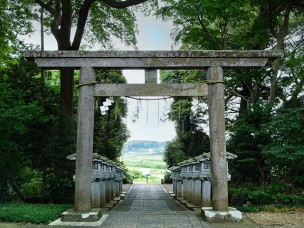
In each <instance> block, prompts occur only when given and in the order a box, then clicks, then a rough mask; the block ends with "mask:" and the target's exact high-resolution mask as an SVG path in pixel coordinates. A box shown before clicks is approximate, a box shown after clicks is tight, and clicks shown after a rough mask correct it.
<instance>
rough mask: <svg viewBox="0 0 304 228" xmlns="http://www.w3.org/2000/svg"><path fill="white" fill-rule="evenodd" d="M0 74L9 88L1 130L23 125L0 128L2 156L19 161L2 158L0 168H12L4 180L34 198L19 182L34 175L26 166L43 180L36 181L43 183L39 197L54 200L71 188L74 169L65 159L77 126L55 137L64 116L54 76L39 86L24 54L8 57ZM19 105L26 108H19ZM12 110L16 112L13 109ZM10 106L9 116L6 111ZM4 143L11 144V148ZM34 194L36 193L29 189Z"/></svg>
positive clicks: (69, 191) (33, 68) (23, 184)
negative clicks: (19, 57)
mask: <svg viewBox="0 0 304 228" xmlns="http://www.w3.org/2000/svg"><path fill="white" fill-rule="evenodd" d="M0 73H1V80H0V81H1V83H3V85H5V86H6V87H7V91H12V92H11V93H10V94H11V95H10V96H11V97H10V99H11V100H9V101H7V104H6V105H3V106H2V107H3V108H4V110H3V113H6V114H5V115H4V116H3V117H2V118H1V122H3V123H5V128H3V129H2V130H4V131H7V130H8V129H13V128H14V127H15V126H16V127H17V126H18V125H20V126H21V127H22V128H23V130H22V131H21V130H20V131H21V132H18V131H17V130H14V131H16V133H14V132H12V133H9V134H8V133H7V134H6V133H5V132H3V135H5V137H3V138H2V139H3V141H2V144H1V152H3V157H10V156H12V158H14V159H16V162H17V163H18V165H16V167H14V162H10V161H8V160H7V159H5V160H4V161H3V164H1V168H2V167H4V168H5V167H6V166H10V165H13V166H12V168H11V169H14V172H13V173H11V174H10V175H6V176H7V178H6V180H5V182H6V183H8V182H9V183H10V184H11V186H12V187H13V188H14V190H15V191H16V192H17V194H18V196H19V197H20V198H21V199H22V200H24V201H31V200H33V199H29V198H27V196H26V195H24V194H23V187H25V186H27V185H28V184H29V183H30V182H31V181H32V180H33V179H31V178H32V177H31V178H27V177H26V175H23V171H24V170H25V169H29V170H31V171H33V173H35V175H34V177H33V178H37V180H41V181H37V182H36V184H41V186H43V195H41V196H40V197H43V198H44V199H45V200H48V201H49V200H51V201H55V202H58V201H59V200H62V199H64V198H66V197H67V193H71V192H72V191H71V190H72V189H73V188H72V187H73V183H72V178H71V177H72V175H73V172H74V168H73V167H72V164H71V163H68V161H67V159H66V156H67V155H69V154H71V153H73V152H74V151H75V130H74V131H73V132H68V133H67V132H66V134H64V135H63V137H61V138H59V135H60V134H59V132H62V129H61V126H62V125H63V122H64V121H65V119H64V118H63V117H64V115H61V113H60V111H59V103H58V100H59V99H58V98H59V93H58V90H57V85H56V79H55V80H54V81H53V78H52V76H51V75H49V76H48V77H47V80H52V81H53V82H52V83H46V85H47V86H46V87H41V86H40V79H39V69H38V68H37V66H36V65H35V64H33V63H32V62H28V61H26V60H25V59H22V58H21V59H18V58H16V59H14V61H11V62H9V63H8V64H7V65H6V67H5V68H3V69H2V70H1V72H0ZM49 77H50V78H49ZM3 94H4V93H3ZM6 100H7V98H6V97H4V98H3V101H6ZM19 105H20V106H19ZM17 108H18V109H19V108H20V110H21V111H22V110H24V111H23V113H22V112H21V111H18V109H17ZM25 108H26V109H25ZM14 109H15V110H16V112H13V111H12V110H14ZM8 111H9V113H10V115H11V116H9V115H8V114H7V113H8ZM19 112H20V113H19ZM14 118H15V119H14ZM18 118H19V119H18ZM10 120H12V121H10ZM73 126H75V122H74V124H73ZM18 128H19V127H18ZM74 129H75V127H74ZM7 145H14V147H10V146H7ZM66 145H71V146H70V147H67V146H66ZM7 148H15V149H14V151H13V152H10V151H9V150H8V149H7ZM34 195H35V193H33V194H32V196H34ZM60 197H61V198H60ZM35 200H36V199H35ZM39 200H40V201H41V200H42V199H39Z"/></svg>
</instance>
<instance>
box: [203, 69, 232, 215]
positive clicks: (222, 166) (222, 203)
mask: <svg viewBox="0 0 304 228" xmlns="http://www.w3.org/2000/svg"><path fill="white" fill-rule="evenodd" d="M207 79H208V80H219V81H222V80H223V69H222V68H221V67H210V68H209V69H208V71H207ZM208 111H209V135H210V149H211V167H212V169H211V178H212V205H213V209H214V210H215V211H227V210H228V184H227V169H228V165H227V159H226V140H225V133H226V132H225V96H224V85H223V84H222V83H217V84H210V85H209V86H208Z"/></svg>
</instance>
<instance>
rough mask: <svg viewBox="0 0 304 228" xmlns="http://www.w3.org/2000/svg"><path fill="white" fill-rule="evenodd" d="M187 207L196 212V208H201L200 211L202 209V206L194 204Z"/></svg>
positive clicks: (188, 204)
mask: <svg viewBox="0 0 304 228" xmlns="http://www.w3.org/2000/svg"><path fill="white" fill-rule="evenodd" d="M186 207H188V208H189V209H191V210H194V208H199V209H201V206H197V205H194V204H192V203H187V204H186Z"/></svg>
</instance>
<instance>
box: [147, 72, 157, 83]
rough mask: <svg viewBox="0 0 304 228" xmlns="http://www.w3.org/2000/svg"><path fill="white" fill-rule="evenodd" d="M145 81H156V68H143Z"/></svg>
mask: <svg viewBox="0 0 304 228" xmlns="http://www.w3.org/2000/svg"><path fill="white" fill-rule="evenodd" d="M145 83H146V84H149V83H152V84H153V83H157V70H145Z"/></svg>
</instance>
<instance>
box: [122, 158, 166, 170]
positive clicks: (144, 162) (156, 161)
mask: <svg viewBox="0 0 304 228" xmlns="http://www.w3.org/2000/svg"><path fill="white" fill-rule="evenodd" d="M123 162H124V163H125V164H126V166H135V167H143V168H155V169H165V168H166V163H165V162H164V161H163V157H162V156H161V155H141V154H137V155H136V156H135V155H133V154H127V155H124V156H123Z"/></svg>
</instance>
